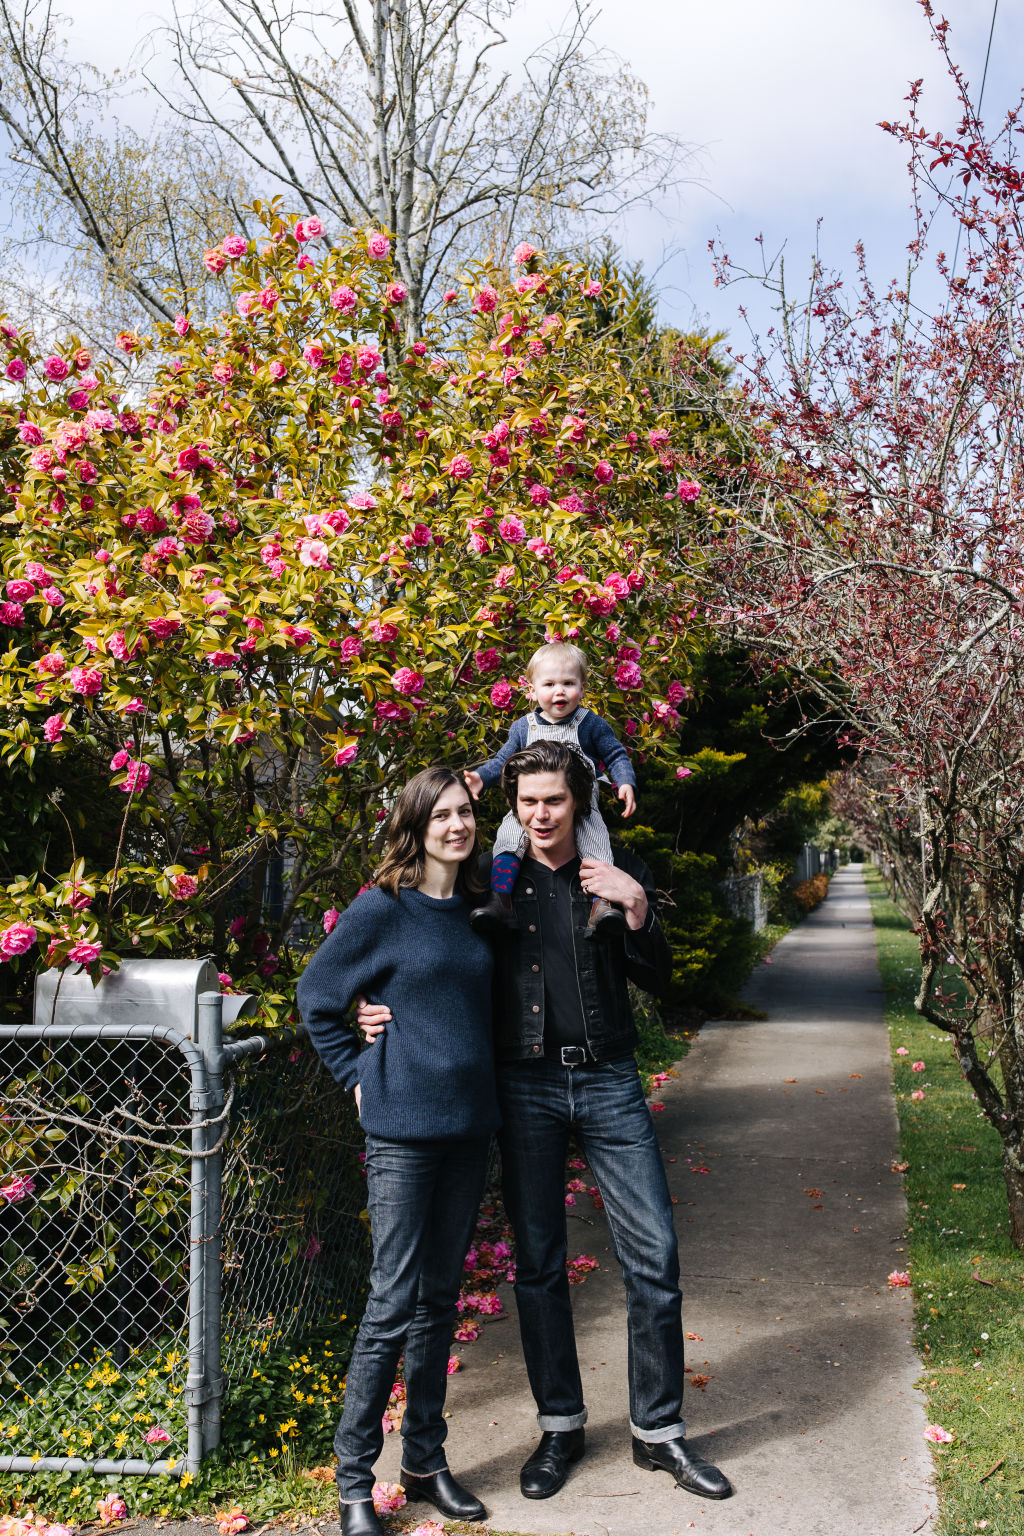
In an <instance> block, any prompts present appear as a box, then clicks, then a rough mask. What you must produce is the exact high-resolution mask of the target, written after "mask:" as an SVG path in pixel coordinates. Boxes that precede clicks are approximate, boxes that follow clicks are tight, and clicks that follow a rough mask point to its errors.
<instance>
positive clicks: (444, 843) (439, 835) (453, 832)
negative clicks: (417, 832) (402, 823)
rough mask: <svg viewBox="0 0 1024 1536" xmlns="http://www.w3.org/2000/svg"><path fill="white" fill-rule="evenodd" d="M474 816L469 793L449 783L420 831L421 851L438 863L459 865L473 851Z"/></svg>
mask: <svg viewBox="0 0 1024 1536" xmlns="http://www.w3.org/2000/svg"><path fill="white" fill-rule="evenodd" d="M475 836H476V817H475V816H474V815H473V802H472V800H471V799H470V797H469V792H468V790H465V789H463V787H462V785H461V784H449V786H448V788H447V789H443V790H442V791H441V793H440V794H439V795H438V797H437V799H436V800H435V801H434V808H433V810H432V811H431V813H430V816H429V819H428V821H427V825H426V827H425V828H424V829H423V852H424V854H425V855H426V857H427V858H428V859H433V860H436V862H437V863H438V864H461V863H462V861H463V860H464V859H468V858H469V855H470V854H471V853H472V851H473V840H474V838H475Z"/></svg>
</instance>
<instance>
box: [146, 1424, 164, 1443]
mask: <svg viewBox="0 0 1024 1536" xmlns="http://www.w3.org/2000/svg"><path fill="white" fill-rule="evenodd" d="M142 1438H143V1439H144V1440H145V1442H146V1444H147V1445H164V1444H165V1443H166V1442H167V1441H168V1440H169V1439H170V1438H171V1437H170V1435H169V1434H168V1433H167V1431H166V1429H164V1428H163V1426H162V1425H160V1424H151V1425H150V1426H149V1428H148V1429H147V1430H146V1433H145V1434H144V1435H143V1437H142Z"/></svg>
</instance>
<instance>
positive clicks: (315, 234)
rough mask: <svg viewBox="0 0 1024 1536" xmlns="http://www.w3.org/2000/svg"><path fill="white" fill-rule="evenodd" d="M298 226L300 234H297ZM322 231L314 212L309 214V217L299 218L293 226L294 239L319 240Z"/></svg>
mask: <svg viewBox="0 0 1024 1536" xmlns="http://www.w3.org/2000/svg"><path fill="white" fill-rule="evenodd" d="M300 228H301V230H302V234H301V235H300V234H299V229H300ZM323 232H324V226H323V224H322V223H321V221H320V220H319V219H318V218H317V216H316V214H315V213H314V214H311V215H310V216H309V218H306V219H300V220H299V222H298V224H296V226H295V238H296V240H319V239H320V237H321V236H322V234H323Z"/></svg>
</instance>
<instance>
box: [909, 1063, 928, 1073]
mask: <svg viewBox="0 0 1024 1536" xmlns="http://www.w3.org/2000/svg"><path fill="white" fill-rule="evenodd" d="M910 1070H911V1072H924V1071H925V1064H924V1062H923V1061H915V1062H913V1063H912V1064H911V1067H910Z"/></svg>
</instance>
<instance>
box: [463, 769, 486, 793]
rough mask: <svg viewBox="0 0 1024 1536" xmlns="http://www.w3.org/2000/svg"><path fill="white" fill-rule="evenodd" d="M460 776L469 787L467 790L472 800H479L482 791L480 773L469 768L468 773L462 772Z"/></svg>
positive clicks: (482, 785)
mask: <svg viewBox="0 0 1024 1536" xmlns="http://www.w3.org/2000/svg"><path fill="white" fill-rule="evenodd" d="M462 777H463V778H464V779H465V781H466V784H467V785H468V787H469V792H470V794H471V795H472V796H473V799H474V800H479V799H480V796H481V795H482V794H483V792H484V781H483V779H482V778H481V777H480V775H479V774H478V773H474V772H473V770H472V768H471V769H470V770H469V772H468V773H464V774H463V775H462Z"/></svg>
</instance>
